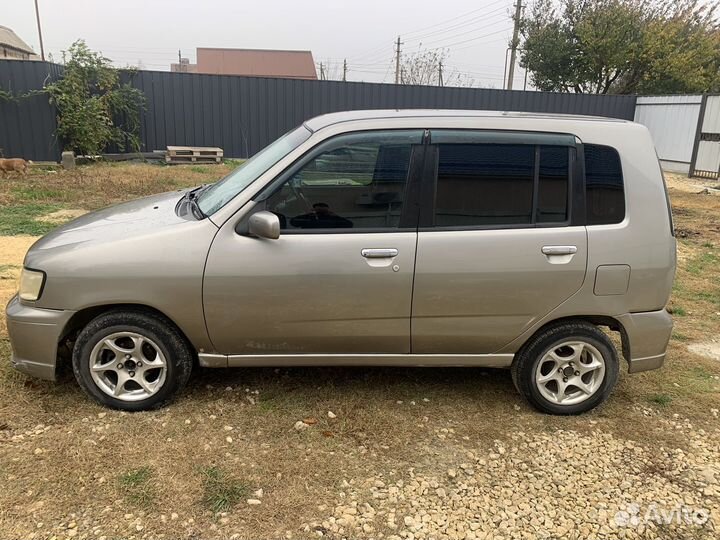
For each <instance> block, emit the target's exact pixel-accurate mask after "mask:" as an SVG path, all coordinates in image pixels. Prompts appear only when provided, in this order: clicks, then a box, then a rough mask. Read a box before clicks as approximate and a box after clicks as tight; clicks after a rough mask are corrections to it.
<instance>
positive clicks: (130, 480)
mask: <svg viewBox="0 0 720 540" xmlns="http://www.w3.org/2000/svg"><path fill="white" fill-rule="evenodd" d="M152 476H153V471H152V469H151V468H150V467H147V466H146V467H140V468H138V469H131V470H129V471H127V472H125V473H123V474H121V475H120V477H119V478H118V485H119V487H120V491H121V492H122V494H123V496H124V497H125V500H127V501H128V502H129V503H131V504H134V505H136V506H142V507H148V506H152V505H153V504H154V503H155V490H154V487H153V485H152V483H151V479H152Z"/></svg>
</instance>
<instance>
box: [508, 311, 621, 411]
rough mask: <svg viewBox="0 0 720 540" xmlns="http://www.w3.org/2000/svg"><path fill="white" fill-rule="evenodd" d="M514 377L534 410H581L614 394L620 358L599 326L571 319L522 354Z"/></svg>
mask: <svg viewBox="0 0 720 540" xmlns="http://www.w3.org/2000/svg"><path fill="white" fill-rule="evenodd" d="M511 371H512V377H513V382H514V383H515V386H516V387H517V389H518V390H519V391H520V393H521V394H522V395H523V396H524V397H525V399H527V400H528V401H529V402H530V404H532V405H533V406H534V407H535V408H537V409H539V410H541V411H543V412H547V413H550V414H580V413H583V412H586V411H589V410H590V409H592V408H594V407H596V406H598V405H599V404H600V403H602V402H604V401H605V400H606V399H607V398H608V397H609V396H610V394H611V393H612V390H613V388H614V387H615V384H616V383H617V378H618V371H619V368H618V356H617V352H616V350H615V347H614V346H613V344H612V342H611V341H610V339H609V338H608V337H607V336H606V335H605V334H604V333H603V332H602V331H601V330H600V329H599V328H598V327H596V326H595V325H593V324H590V323H587V322H585V321H569V322H562V323H558V324H555V325H551V326H549V327H547V328H545V329H544V330H542V331H541V332H539V333H538V334H537V335H535V336H534V337H533V338H531V339H530V341H529V342H528V343H527V344H526V345H525V346H524V347H523V349H522V350H521V351H520V352H518V354H517V355H516V357H515V360H514V362H513V365H512V368H511Z"/></svg>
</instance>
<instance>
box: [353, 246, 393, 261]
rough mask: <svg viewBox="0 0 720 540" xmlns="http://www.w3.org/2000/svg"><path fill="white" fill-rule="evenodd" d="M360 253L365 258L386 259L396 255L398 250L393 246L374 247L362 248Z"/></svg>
mask: <svg viewBox="0 0 720 540" xmlns="http://www.w3.org/2000/svg"><path fill="white" fill-rule="evenodd" d="M360 253H362V256H363V257H365V258H366V259H387V258H389V257H396V256H397V254H398V250H397V249H395V248H376V249H363V250H362V251H361V252H360Z"/></svg>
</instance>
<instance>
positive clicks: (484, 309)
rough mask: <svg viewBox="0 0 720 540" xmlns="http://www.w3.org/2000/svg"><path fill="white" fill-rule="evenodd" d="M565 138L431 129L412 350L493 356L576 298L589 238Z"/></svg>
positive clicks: (573, 151) (570, 143)
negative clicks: (430, 169)
mask: <svg viewBox="0 0 720 540" xmlns="http://www.w3.org/2000/svg"><path fill="white" fill-rule="evenodd" d="M575 141H576V139H575V137H574V136H571V135H556V134H538V133H524V132H488V131H451V130H434V131H433V132H432V133H431V144H430V146H429V149H428V159H430V160H431V161H432V162H434V164H435V166H434V168H432V170H433V172H432V174H430V175H429V177H426V178H425V182H426V184H425V188H426V189H425V195H424V198H423V207H422V209H421V217H420V225H421V226H420V228H419V231H418V248H417V261H416V268H415V283H414V290H413V309H412V351H413V353H419V354H422V353H448V354H449V353H456V354H462V353H465V354H472V353H477V354H481V353H494V352H497V351H499V350H500V349H502V347H503V346H505V345H507V344H508V343H510V342H511V341H512V340H513V339H515V338H516V337H518V336H519V335H520V334H521V333H522V332H523V331H524V330H526V329H527V328H528V327H529V326H531V325H532V324H533V323H534V322H535V321H537V320H538V319H539V318H541V317H543V316H544V315H546V314H547V313H549V312H550V311H552V310H553V309H554V308H555V307H557V306H558V305H559V304H561V303H562V302H563V301H564V300H566V299H567V298H568V297H570V296H571V295H572V294H573V293H574V292H576V291H577V290H578V289H579V288H580V286H581V285H582V283H583V280H584V279H585V271H586V263H587V235H586V231H585V227H584V226H583V225H582V223H583V220H584V205H583V202H584V200H583V198H582V196H583V195H582V189H581V186H582V178H581V169H578V168H577V159H576V158H577V148H576V143H575Z"/></svg>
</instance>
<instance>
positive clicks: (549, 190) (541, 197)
mask: <svg viewBox="0 0 720 540" xmlns="http://www.w3.org/2000/svg"><path fill="white" fill-rule="evenodd" d="M569 157H570V154H569V149H568V148H567V147H565V146H541V147H540V167H539V175H540V176H539V181H538V204H537V209H536V212H535V221H536V222H537V223H558V222H563V221H567V219H568V183H569V180H568V178H569Z"/></svg>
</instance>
